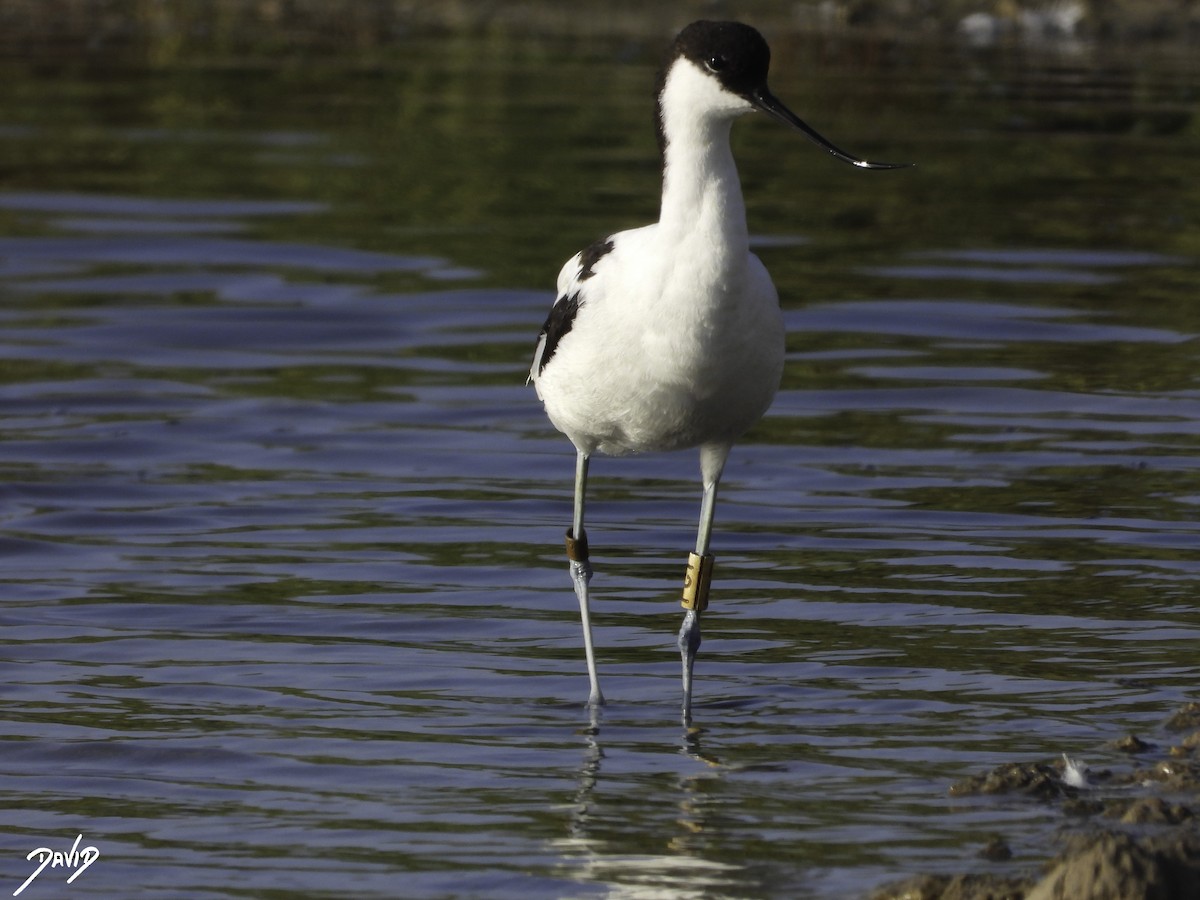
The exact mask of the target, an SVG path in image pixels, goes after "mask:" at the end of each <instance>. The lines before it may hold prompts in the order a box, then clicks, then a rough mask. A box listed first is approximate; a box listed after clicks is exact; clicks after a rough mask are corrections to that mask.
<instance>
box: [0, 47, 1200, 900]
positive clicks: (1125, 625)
mask: <svg viewBox="0 0 1200 900" xmlns="http://www.w3.org/2000/svg"><path fill="white" fill-rule="evenodd" d="M658 43H659V42H658V41H657V40H650V39H647V40H645V41H642V42H632V43H630V42H623V43H620V44H616V43H615V42H612V43H606V42H604V41H598V40H585V39H582V38H581V39H579V41H578V42H577V43H566V44H563V43H562V42H559V41H550V40H540V39H537V38H534V37H528V36H512V35H504V34H500V35H497V34H490V35H486V36H476V37H470V36H464V35H449V36H445V37H442V38H440V39H437V40H435V39H433V38H424V39H423V40H422V41H421V42H420V43H419V44H417V43H415V42H414V44H413V45H412V46H409V47H405V48H404V49H405V50H406V51H407V52H406V53H399V54H397V55H396V57H395V58H388V59H367V60H362V59H353V60H340V59H332V60H321V61H318V62H317V63H315V64H311V65H306V66H297V65H287V64H282V63H281V64H278V65H269V64H267V63H264V62H261V61H260V62H256V63H254V64H252V65H251V64H246V65H244V66H242V67H239V66H230V65H218V64H198V63H191V64H179V65H161V64H159V65H144V64H143V63H142V61H139V60H132V61H131V60H128V59H121V60H118V61H113V60H105V59H100V60H93V61H92V62H91V63H90V64H77V63H74V62H72V63H70V64H67V63H63V62H61V61H60V62H53V61H51V62H47V61H45V60H42V61H29V60H9V61H6V63H5V74H6V78H7V81H8V83H10V84H12V85H14V87H13V89H12V90H10V91H8V92H7V94H6V96H5V97H4V98H3V99H2V100H0V133H2V134H3V135H4V142H3V149H2V150H0V171H3V173H4V181H3V183H2V187H3V190H0V322H2V325H3V331H2V332H0V372H2V373H3V377H2V378H0V409H2V410H3V418H2V419H0V473H2V481H0V492H2V493H0V498H2V499H0V554H2V556H3V567H2V569H0V592H2V596H3V599H4V603H3V606H2V607H0V616H2V617H3V624H4V629H3V632H2V633H0V666H2V667H3V675H4V677H3V679H2V680H0V685H2V688H0V689H2V691H3V697H4V701H5V703H4V707H5V715H4V724H3V728H2V729H0V736H2V737H3V763H2V764H0V790H2V791H3V797H4V798H5V801H6V802H5V803H4V804H3V808H4V810H5V812H4V813H2V814H0V835H2V836H3V837H2V849H0V881H2V883H3V884H4V885H8V886H10V887H9V890H15V889H16V888H17V887H18V886H19V885H20V884H21V882H22V881H23V880H24V879H25V878H26V877H27V876H28V874H29V872H30V871H32V868H33V864H32V863H29V862H27V861H26V855H27V854H28V853H29V851H31V850H34V849H35V848H37V847H42V846H47V847H50V848H52V849H61V850H63V851H64V852H65V851H68V850H69V849H70V847H71V843H72V841H74V839H75V836H76V835H77V834H82V835H83V840H82V843H81V844H80V846H81V847H82V846H86V845H93V846H95V847H96V848H97V849H98V850H99V852H100V857H99V859H98V860H97V861H96V862H95V864H94V865H93V866H91V867H90V868H88V869H87V870H86V871H85V872H83V873H82V874H81V875H80V876H79V878H78V880H77V881H76V882H75V883H74V884H73V885H72V886H71V888H65V887H63V885H64V883H65V881H66V877H67V875H66V873H65V872H64V870H63V869H62V868H57V869H47V870H46V871H44V872H43V873H42V874H41V875H40V876H38V878H37V879H36V880H35V881H34V882H33V883H32V885H31V886H30V887H29V888H28V890H27V891H26V892H25V893H24V894H23V896H28V897H38V896H56V895H60V894H61V892H63V891H65V890H71V889H73V890H75V891H76V892H77V893H81V894H87V895H88V896H135V895H140V896H156V897H175V896H178V897H188V898H198V897H234V896H268V895H270V894H271V893H272V892H277V893H278V894H279V895H281V896H282V895H287V896H300V895H304V896H322V895H324V896H350V895H353V896H364V897H366V896H378V897H388V896H413V897H418V896H419V897H439V896H441V897H459V896H484V895H486V896H489V897H493V896H494V897H507V896H513V897H516V896H520V897H574V896H600V895H611V896H630V897H674V896H677V897H810V898H835V897H839V898H840V897H848V896H860V895H862V894H863V893H865V892H866V891H867V890H868V889H869V888H871V887H872V886H874V885H876V884H879V883H881V882H883V881H887V880H890V879H894V878H898V877H901V876H903V875H905V874H908V873H910V872H916V871H943V870H944V871H950V870H957V869H961V868H968V869H975V870H980V871H1002V870H1004V869H1005V868H1006V867H1007V868H1016V867H1021V866H1026V867H1028V866H1032V865H1034V864H1036V862H1037V861H1039V860H1041V859H1043V858H1045V857H1046V856H1047V855H1049V853H1050V852H1051V849H1052V846H1051V838H1052V836H1053V834H1054V833H1055V831H1056V829H1057V828H1058V826H1059V825H1060V824H1061V822H1060V819H1059V818H1058V817H1057V814H1056V812H1055V811H1053V810H1051V809H1049V808H1047V807H1043V806H1040V805H1038V804H1036V803H1032V802H1025V801H1004V802H996V801H992V802H985V801H981V800H979V799H978V798H972V799H966V800H957V799H956V800H952V799H950V798H949V797H948V796H947V787H948V786H949V784H950V783H951V782H952V781H953V780H955V779H957V778H959V777H962V776H963V775H966V774H970V773H976V772H980V771H984V770H986V769H988V768H990V767H992V766H994V765H996V764H998V763H1001V762H1005V761H1009V760H1012V759H1039V758H1048V757H1055V756H1057V755H1058V754H1059V753H1061V752H1064V751H1066V752H1069V753H1071V754H1072V756H1079V757H1082V758H1084V759H1086V760H1087V761H1088V762H1089V763H1091V764H1092V765H1094V766H1096V765H1103V764H1104V763H1105V761H1106V759H1109V758H1111V757H1112V756H1113V755H1114V751H1112V750H1110V749H1107V748H1106V747H1105V745H1106V743H1107V742H1108V741H1110V740H1112V739H1114V738H1117V737H1120V736H1122V735H1123V734H1126V733H1128V732H1130V731H1135V732H1139V733H1153V732H1154V731H1155V730H1156V729H1157V728H1158V727H1159V726H1160V724H1161V722H1162V720H1163V719H1164V718H1165V717H1166V716H1167V715H1168V714H1169V713H1170V712H1171V711H1172V710H1173V709H1174V708H1175V707H1176V706H1177V705H1178V704H1179V703H1180V702H1181V701H1183V700H1186V699H1188V698H1195V696H1196V680H1197V673H1198V671H1200V665H1198V664H1197V655H1196V647H1197V639H1198V638H1200V612H1198V611H1197V608H1196V604H1195V599H1194V598H1195V595H1196V591H1197V588H1198V587H1200V517H1198V516H1197V510H1198V506H1200V450H1198V447H1200V442H1198V440H1197V439H1198V436H1200V383H1198V380H1197V371H1198V366H1197V362H1198V353H1197V348H1198V346H1200V345H1198V343H1197V335H1198V334H1200V315H1197V309H1198V307H1197V305H1196V298H1197V296H1198V291H1197V289H1198V287H1200V274H1198V270H1197V266H1196V261H1197V259H1200V228H1198V227H1197V218H1196V209H1197V208H1198V206H1197V201H1198V200H1200V196H1198V191H1200V189H1198V188H1197V186H1196V181H1195V179H1194V178H1192V177H1190V175H1189V174H1188V173H1190V172H1191V171H1192V168H1191V167H1193V166H1194V159H1195V158H1196V152H1197V149H1198V147H1197V144H1198V141H1200V131H1198V129H1197V125H1196V122H1195V121H1194V119H1193V117H1192V116H1193V113H1192V110H1193V107H1194V98H1195V96H1196V92H1197V91H1198V90H1200V77H1197V71H1196V69H1195V65H1194V63H1190V62H1188V61H1186V60H1179V61H1171V60H1169V59H1167V60H1164V59H1155V60H1153V62H1154V65H1152V66H1147V65H1143V63H1145V60H1144V59H1138V58H1134V59H1131V60H1115V59H1109V58H1107V57H1104V56H1103V55H1099V54H1097V55H1085V56H1084V57H1082V58H1080V57H1070V58H1065V59H1064V58H1062V57H1059V56H1057V55H1055V54H1053V53H1050V52H1049V51H1047V52H1046V53H1045V55H1038V54H1034V55H1032V56H1029V55H1027V54H1024V53H1021V52H1017V51H1013V52H1012V53H999V54H991V55H979V54H963V53H962V52H961V51H959V50H957V49H953V48H945V47H937V46H914V45H906V44H886V43H884V44H880V43H879V42H874V41H866V42H862V43H856V42H838V41H833V40H823V39H816V38H807V39H806V38H801V37H792V38H790V39H788V38H786V37H780V39H779V40H777V41H776V42H775V46H776V48H777V49H776V55H775V63H774V71H775V72H776V73H777V74H776V75H775V76H774V78H773V81H774V82H775V90H776V92H777V93H778V94H780V95H781V96H782V97H784V98H785V99H786V100H787V101H788V102H790V103H791V104H792V105H793V106H794V107H795V108H797V109H798V110H799V111H800V112H801V113H802V114H803V115H805V116H806V118H809V119H810V120H811V121H812V122H813V123H814V124H815V125H817V126H818V127H820V128H821V129H822V130H823V131H825V132H826V133H827V134H828V135H829V136H830V137H831V138H833V139H834V140H836V141H837V142H838V143H840V144H843V145H845V146H848V147H850V148H852V149H854V150H855V151H856V152H861V153H863V154H865V155H869V156H873V157H883V158H896V159H905V160H907V159H911V160H913V161H916V162H917V163H918V164H919V165H918V168H917V169H915V170H911V171H906V172H899V173H861V172H856V171H854V170H852V169H850V168H849V167H841V166H839V165H837V164H836V163H835V162H833V161H831V160H828V159H827V158H825V157H824V156H823V155H821V154H819V153H818V152H816V151H814V150H812V148H811V147H810V146H808V145H807V144H804V143H803V142H800V141H798V140H797V139H796V138H795V137H794V136H793V135H789V134H787V133H786V132H783V131H781V130H775V129H773V128H772V127H771V126H770V125H769V124H767V123H763V122H750V123H745V124H744V125H739V126H738V133H737V136H736V137H737V142H736V143H737V153H738V157H739V161H740V164H741V168H742V173H743V182H744V184H745V187H746V192H747V203H748V207H749V211H750V220H751V228H752V230H753V231H754V232H755V233H756V235H757V244H758V246H759V252H760V254H761V256H762V257H763V259H764V261H765V262H766V263H767V265H768V267H769V268H770V269H771V270H772V272H773V274H774V275H775V278H776V282H777V284H778V285H779V287H780V293H781V296H782V298H783V303H784V306H785V315H786V319H787V324H788V328H789V340H788V347H789V356H788V367H787V371H786V373H785V377H784V385H783V389H782V390H781V393H780V395H779V397H778V399H777V401H776V403H775V406H774V408H773V410H772V413H771V415H770V416H769V417H768V419H767V420H765V421H764V422H763V423H762V424H761V425H760V426H759V427H758V428H757V429H756V430H755V431H754V432H753V433H752V434H751V435H750V436H749V437H748V438H747V440H746V441H745V442H744V443H743V444H742V445H740V446H739V447H738V448H737V449H736V450H735V452H734V455H733V457H732V459H731V462H730V465H729V467H728V469H727V473H726V478H725V481H724V483H723V493H722V498H721V503H720V506H719V510H718V521H717V533H716V537H715V540H714V551H715V553H716V555H717V557H718V564H717V580H716V584H715V587H714V597H713V605H712V607H711V611H710V614H709V615H708V617H707V619H706V625H707V627H706V632H705V637H706V640H705V644H704V647H703V649H702V650H701V655H700V658H699V662H698V666H697V678H698V684H697V707H696V710H695V723H694V724H695V728H694V729H693V730H691V731H685V730H684V729H683V728H682V726H681V725H680V722H679V717H678V706H677V705H678V699H679V698H678V690H679V687H678V658H677V653H676V651H675V648H674V632H675V630H676V628H677V627H678V617H679V609H678V603H677V599H676V597H677V590H676V585H677V583H678V582H679V580H680V578H681V575H682V569H683V564H684V562H685V559H686V552H687V549H688V548H689V547H690V545H691V543H692V540H693V531H694V527H695V516H696V513H697V510H698V505H699V493H698V486H697V477H696V476H697V472H696V469H697V465H696V460H695V458H694V455H692V454H678V455H671V456H651V457H643V458H629V459H621V460H605V459H598V460H596V461H595V462H594V464H593V468H592V473H593V479H592V497H591V505H590V512H589V536H590V538H591V543H592V546H593V556H594V563H595V565H596V568H597V576H596V578H595V580H594V582H593V588H594V592H595V596H596V639H597V644H598V647H599V660H600V666H601V676H602V680H603V683H604V687H605V692H606V694H607V696H608V699H609V704H608V706H606V707H605V708H604V709H603V710H602V711H601V712H600V713H599V714H598V715H596V716H595V717H594V718H592V717H590V716H589V714H588V712H587V710H586V709H585V708H584V706H583V700H584V699H585V697H586V688H587V683H586V676H585V674H584V670H583V662H582V653H581V650H580V640H579V633H578V622H577V608H576V605H575V601H574V597H573V594H572V593H571V589H570V583H569V580H568V577H567V573H566V566H565V561H564V560H563V559H562V548H561V535H562V530H563V528H564V527H565V525H566V524H567V520H568V518H569V514H570V513H569V510H570V495H571V487H572V485H571V478H572V471H573V454H572V451H571V448H570V446H569V445H568V444H567V442H566V441H565V439H563V438H562V437H561V436H559V435H557V434H556V433H554V431H553V429H552V428H551V427H550V426H549V424H548V423H547V422H546V420H545V419H544V417H543V415H542V413H541V411H540V409H539V407H538V404H537V402H536V399H535V397H534V395H533V392H532V390H531V389H529V388H527V387H525V386H524V384H523V382H524V377H525V368H526V367H527V365H528V358H529V354H530V353H531V351H532V342H533V338H534V336H535V335H536V332H537V329H538V327H539V326H540V324H541V322H542V320H543V318H544V316H545V312H546V309H547V307H548V304H549V302H550V300H551V299H552V297H551V295H550V290H551V288H552V284H553V278H554V275H555V273H556V272H557V270H558V267H559V265H560V264H561V262H562V260H564V259H565V258H567V257H568V256H569V255H570V254H571V253H573V252H574V251H575V250H576V249H578V248H579V247H580V246H583V245H584V244H586V243H587V242H589V241H590V240H592V239H594V238H595V237H597V236H599V235H602V234H604V233H606V232H607V231H611V230H615V229H618V228H622V227H628V226H630V225H634V224H639V223H641V222H643V221H645V220H646V219H647V218H648V217H649V216H652V215H653V213H654V210H655V205H656V198H655V196H654V192H655V191H656V190H657V171H656V163H655V159H654V150H653V134H652V133H651V130H650V128H649V126H648V121H649V120H648V109H647V100H646V97H645V93H646V90H647V87H648V85H649V83H650V78H651V74H652V61H653V59H654V57H655V54H656V53H657V52H658ZM33 62H38V64H37V65H34V64H33ZM1135 73H1136V74H1135ZM596 84H603V85H605V86H606V88H607V89H606V90H604V91H599V92H597V91H595V90H594V89H593V86H594V85H596ZM991 834H1001V835H1003V836H1004V837H1005V838H1006V839H1007V840H1008V841H1009V843H1010V844H1011V846H1012V848H1013V850H1014V853H1015V859H1014V861H1013V862H1011V863H1007V864H998V863H988V862H985V861H983V860H980V859H976V858H975V856H974V854H975V852H976V850H977V849H978V848H979V847H980V846H981V845H982V844H983V842H984V840H985V839H986V838H987V837H988V836H989V835H991Z"/></svg>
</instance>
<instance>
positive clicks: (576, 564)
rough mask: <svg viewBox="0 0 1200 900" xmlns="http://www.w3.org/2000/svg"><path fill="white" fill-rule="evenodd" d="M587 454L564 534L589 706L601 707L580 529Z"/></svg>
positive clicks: (581, 459) (578, 467)
mask: <svg viewBox="0 0 1200 900" xmlns="http://www.w3.org/2000/svg"><path fill="white" fill-rule="evenodd" d="M587 472H588V455H587V454H586V453H584V452H583V451H582V450H580V451H578V455H577V456H576V459H575V515H574V517H573V518H572V522H571V528H570V529H569V530H568V531H567V559H569V560H570V564H569V565H570V572H571V582H572V584H574V585H575V596H577V597H578V598H579V617H580V619H581V620H582V622H583V651H584V654H585V655H586V656H587V668H588V679H589V680H590V681H591V691H590V693H589V694H588V704H589V705H591V706H600V705H601V704H603V703H604V695H603V694H601V693H600V679H599V677H598V676H597V674H596V654H595V651H594V650H593V649H592V617H591V609H590V606H589V595H588V582H590V581H591V580H592V564H591V563H590V562H588V545H587V532H585V531H584V530H583V505H584V494H585V492H586V491H587Z"/></svg>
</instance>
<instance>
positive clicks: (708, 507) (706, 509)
mask: <svg viewBox="0 0 1200 900" xmlns="http://www.w3.org/2000/svg"><path fill="white" fill-rule="evenodd" d="M719 480H720V473H719V472H718V473H717V475H716V477H715V478H713V479H712V480H708V479H707V478H706V479H705V482H704V501H703V502H702V503H701V505H700V529H699V531H698V532H697V534H696V551H695V552H694V553H689V554H688V567H687V574H686V575H685V576H684V579H683V600H682V601H681V605H682V606H683V608H684V609H685V610H686V612H685V613H684V614H683V625H682V627H681V628H680V629H679V653H680V655H681V656H682V658H683V721H684V724H685V725H686V724H687V723H689V722H690V721H691V719H692V668H693V667H694V665H695V663H696V651H697V650H699V649H700V614H701V613H702V612H704V610H705V609H707V608H708V590H709V586H710V585H711V584H712V573H713V563H714V562H715V560H714V558H713V555H712V554H711V553H709V552H708V544H709V539H710V538H711V536H712V522H713V511H714V509H715V508H716V502H717V483H718V481H719Z"/></svg>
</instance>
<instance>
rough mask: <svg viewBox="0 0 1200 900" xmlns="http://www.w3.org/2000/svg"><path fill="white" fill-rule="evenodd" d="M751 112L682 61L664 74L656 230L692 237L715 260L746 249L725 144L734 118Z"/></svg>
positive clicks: (737, 187) (740, 255)
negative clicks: (663, 142) (660, 186)
mask: <svg viewBox="0 0 1200 900" xmlns="http://www.w3.org/2000/svg"><path fill="white" fill-rule="evenodd" d="M749 110H750V105H749V103H747V102H746V101H745V100H743V99H742V98H740V97H735V96H734V95H732V94H729V93H727V92H725V91H723V90H722V89H721V87H720V85H719V84H718V83H717V82H716V80H715V79H713V78H711V77H709V76H708V75H706V74H705V73H703V72H701V71H700V70H699V69H698V68H697V67H696V66H695V65H693V64H692V63H689V62H686V61H679V62H677V63H676V64H675V65H674V66H673V67H672V68H671V71H670V73H669V74H668V76H667V79H666V82H665V84H664V87H663V91H662V96H661V98H660V115H661V116H662V120H663V122H662V124H663V135H664V137H665V139H666V147H665V149H664V154H663V155H664V158H663V195H662V207H661V210H660V212H659V230H660V232H661V233H662V234H663V235H664V236H665V237H667V238H668V239H669V240H672V241H679V242H692V241H696V242H698V243H699V245H701V246H702V247H703V248H704V250H705V251H706V252H709V253H713V254H715V255H716V256H717V257H718V259H714V262H718V264H722V263H727V262H729V261H740V260H743V259H744V258H745V255H746V252H747V233H746V207H745V204H744V203H743V201H742V188H741V183H740V182H739V181H738V174H737V167H736V166H735V164H734V161H733V151H732V150H731V149H730V146H729V132H730V129H731V127H732V125H733V120H734V118H736V117H737V116H739V115H741V114H742V113H744V112H748V111H749Z"/></svg>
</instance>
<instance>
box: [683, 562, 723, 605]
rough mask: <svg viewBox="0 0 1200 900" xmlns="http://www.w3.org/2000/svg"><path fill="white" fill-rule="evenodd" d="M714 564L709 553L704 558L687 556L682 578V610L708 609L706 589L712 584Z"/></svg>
mask: <svg viewBox="0 0 1200 900" xmlns="http://www.w3.org/2000/svg"><path fill="white" fill-rule="evenodd" d="M715 562H716V558H715V557H714V556H713V555H712V554H711V553H706V554H705V555H704V556H700V555H699V554H698V553H689V554H688V566H687V573H686V574H685V575H684V576H683V599H682V600H681V601H680V606H682V607H683V608H684V609H694V610H696V612H703V611H704V610H706V609H708V589H709V586H710V585H711V584H712V573H713V563H715Z"/></svg>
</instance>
